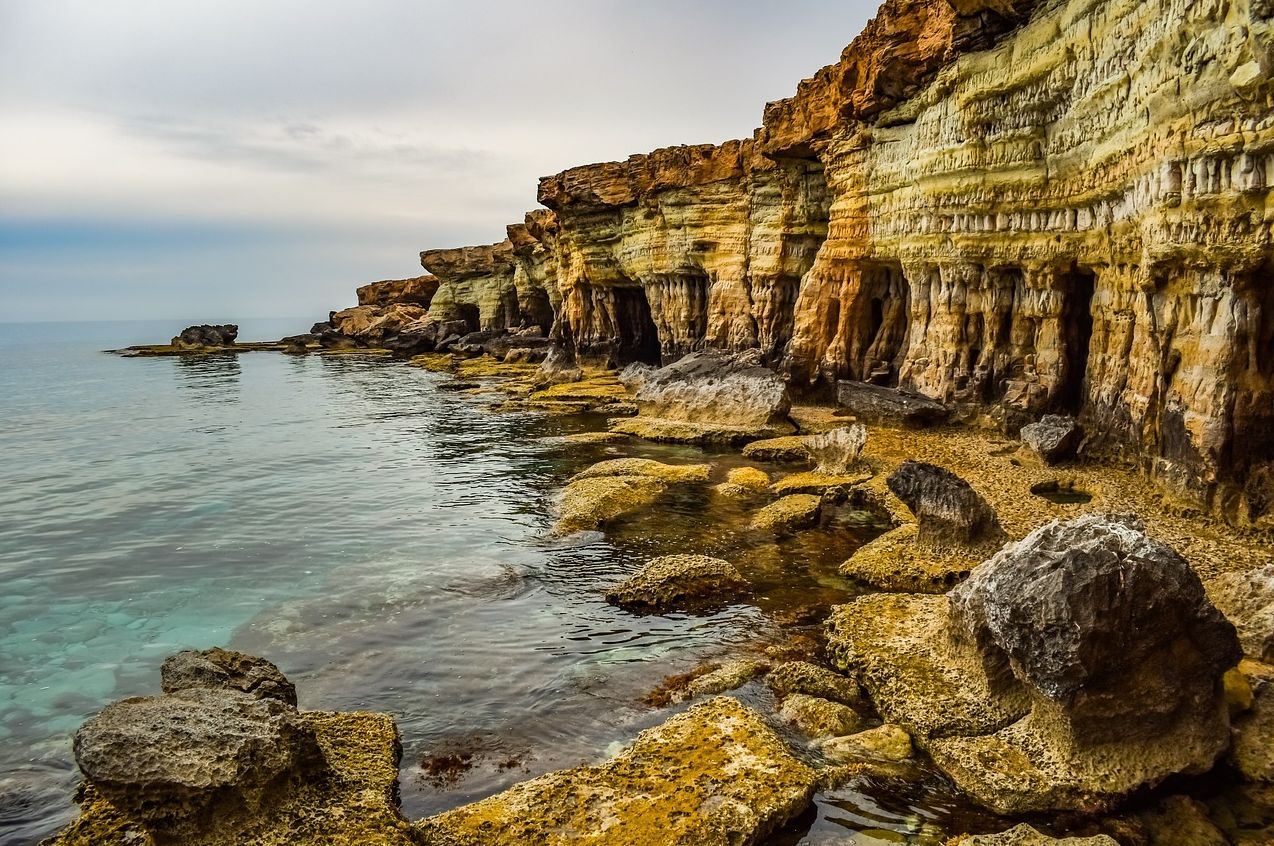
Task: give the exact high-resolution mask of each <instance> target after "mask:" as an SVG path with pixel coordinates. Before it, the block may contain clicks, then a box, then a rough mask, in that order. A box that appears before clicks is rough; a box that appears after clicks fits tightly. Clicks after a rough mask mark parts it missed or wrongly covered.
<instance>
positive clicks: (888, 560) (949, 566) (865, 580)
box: [840, 523, 981, 593]
mask: <svg viewBox="0 0 1274 846" xmlns="http://www.w3.org/2000/svg"><path fill="white" fill-rule="evenodd" d="M918 531H919V529H918V527H917V526H916V524H915V523H906V524H904V525H901V526H898V527H896V528H893V529H890V530H889V531H887V532H885V533H884V534H882V535H880V536H879V537H876V538H873V539H872V540H870V541H868V542H867V543H865V544H863V545H862V546H860V547H859V548H858V549H856V550H854V553H853V555H851V556H850V557H849V559H848V560H846V561H845V562H844V563H843V564H841V565H840V574H841V575H842V576H846V577H847V578H850V579H853V580H854V581H855V582H857V583H859V584H861V585H865V586H867V587H871V588H875V589H876V590H888V591H903V592H907V593H945V592H946V591H948V590H950V589H951V588H953V587H955V585H956V584H958V583H959V582H960V581H961V580H963V579H964V578H966V577H967V576H968V575H969V573H970V571H972V570H973V568H974V567H976V566H977V565H978V564H979V563H980V559H981V555H980V554H978V550H977V549H975V548H972V547H952V546H947V547H943V548H941V549H935V548H934V547H933V546H932V545H930V544H924V543H917V542H916V536H917V534H918Z"/></svg>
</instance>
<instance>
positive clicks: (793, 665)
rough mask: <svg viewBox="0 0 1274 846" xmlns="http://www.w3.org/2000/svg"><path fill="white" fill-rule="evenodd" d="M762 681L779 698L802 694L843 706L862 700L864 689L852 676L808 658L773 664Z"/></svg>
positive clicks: (859, 702)
mask: <svg viewBox="0 0 1274 846" xmlns="http://www.w3.org/2000/svg"><path fill="white" fill-rule="evenodd" d="M765 683H766V685H768V686H769V688H770V689H771V690H773V691H774V692H775V694H777V695H778V696H779V697H784V696H787V695H789V694H792V693H805V694H808V695H810V696H817V697H820V698H822V699H830V700H831V701H833V702H840V703H841V704H843V705H859V704H861V703H862V702H863V692H862V690H861V688H859V686H858V683H857V682H855V681H854V680H853V679H851V678H848V677H846V676H842V675H841V674H840V673H834V672H832V671H831V670H829V669H827V668H826V667H820V666H818V665H817V664H810V663H809V662H807V661H788V662H787V663H785V664H781V665H779V666H778V667H775V668H774V670H773V671H771V672H770V674H769V675H767V676H766V677H765Z"/></svg>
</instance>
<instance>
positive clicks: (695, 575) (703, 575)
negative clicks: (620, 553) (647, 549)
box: [606, 555, 750, 611]
mask: <svg viewBox="0 0 1274 846" xmlns="http://www.w3.org/2000/svg"><path fill="white" fill-rule="evenodd" d="M749 587H750V585H749V584H748V581H747V580H746V579H744V578H743V576H741V575H740V574H739V571H738V570H736V569H735V568H734V565H733V564H731V563H730V562H729V561H722V560H721V559H720V558H711V557H709V556H707V555H665V556H663V557H662V558H656V559H655V560H653V561H651V562H650V563H649V564H647V565H646V566H645V567H643V568H641V570H639V571H638V572H637V573H635V574H634V575H633V576H631V577H630V578H628V579H627V580H625V581H624V582H622V583H620V584H618V585H616V586H615V587H613V588H611V589H610V590H608V591H606V601H607V602H610V603H611V604H613V605H618V606H620V607H623V608H628V609H630V610H636V611H666V610H669V609H672V608H686V607H697V606H703V605H708V606H713V605H726V604H729V603H730V602H731V601H733V600H734V599H737V598H738V597H739V596H740V595H742V594H743V593H745V592H746V591H747V590H748V588H749Z"/></svg>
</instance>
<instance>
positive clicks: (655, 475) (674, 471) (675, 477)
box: [571, 458, 709, 483]
mask: <svg viewBox="0 0 1274 846" xmlns="http://www.w3.org/2000/svg"><path fill="white" fill-rule="evenodd" d="M708 472H709V467H708V465H706V464H664V463H663V462H662V461H653V460H651V459H649V458H613V459H610V460H608V461H602V462H599V463H597V464H594V465H593V466H592V467H589V468H588V469H587V470H584V471H582V472H580V473H576V474H575V475H574V476H573V477H572V479H571V481H578V480H580V479H599V478H604V477H607V476H645V477H648V478H652V479H659V480H661V481H664V482H670V483H674V482H706V481H708Z"/></svg>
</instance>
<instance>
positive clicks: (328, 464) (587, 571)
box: [0, 318, 991, 846]
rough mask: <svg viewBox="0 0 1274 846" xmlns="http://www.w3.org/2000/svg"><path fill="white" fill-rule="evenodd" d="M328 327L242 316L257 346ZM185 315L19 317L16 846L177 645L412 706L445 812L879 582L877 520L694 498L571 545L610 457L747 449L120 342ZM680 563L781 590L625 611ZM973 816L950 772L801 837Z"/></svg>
mask: <svg viewBox="0 0 1274 846" xmlns="http://www.w3.org/2000/svg"><path fill="white" fill-rule="evenodd" d="M310 322H312V321H309V320H305V319H301V318H297V319H295V320H282V321H267V320H260V321H241V322H240V326H241V328H240V338H241V339H243V340H267V339H271V338H275V337H280V336H283V335H288V334H294V333H296V332H297V331H304V328H305V327H306V326H308V325H309V324H310ZM180 328H182V327H181V325H180V324H174V323H172V322H168V321H154V322H100V323H38V324H0V408H2V409H3V426H0V844H5V846H9V845H10V844H12V845H13V846H30V844H34V843H37V842H38V841H39V840H41V839H42V838H44V837H47V836H49V835H51V834H52V833H54V832H55V831H56V830H57V829H58V828H59V827H60V826H62V825H64V824H65V823H66V822H67V821H68V820H69V819H71V818H72V816H73V815H74V814H75V812H76V806H75V804H74V801H73V799H74V794H75V788H76V785H77V783H78V780H79V778H78V773H77V771H76V769H75V764H74V759H73V756H72V754H71V738H72V736H73V734H74V732H75V731H76V729H77V728H78V727H79V726H80V725H81V724H82V723H83V722H84V720H85V719H87V718H88V717H90V716H92V715H93V714H94V713H96V712H97V711H98V710H100V709H101V708H102V707H103V706H104V705H106V704H107V703H109V702H110V701H112V700H114V699H118V698H120V697H124V696H135V695H150V694H156V693H158V692H159V667H160V665H161V663H162V662H163V660H164V658H165V657H166V656H168V655H171V654H173V653H175V652H177V651H180V650H183V649H203V648H208V647H211V646H224V647H229V648H234V649H240V650H243V651H246V652H250V653H252V654H257V655H261V656H264V657H266V658H269V659H270V660H272V661H274V662H275V663H276V664H278V665H279V666H280V668H281V669H282V670H283V671H284V673H285V674H286V675H287V676H288V677H289V678H290V679H291V680H292V681H293V682H295V684H296V686H297V688H298V692H299V695H300V704H301V707H302V708H306V709H333V710H371V711H378V712H385V713H389V714H391V715H393V717H394V718H395V719H396V721H397V723H398V726H399V728H400V730H401V732H402V735H403V746H404V756H403V763H402V778H401V782H402V790H401V793H402V802H403V810H404V813H406V815H407V816H408V817H410V818H418V817H421V816H425V815H428V814H430V813H434V812H437V811H440V810H444V809H447V808H451V807H455V806H457V805H460V804H463V803H464V802H468V801H472V800H474V799H477V798H481V797H483V796H487V795H490V794H492V793H494V792H497V791H499V790H501V789H503V788H505V787H507V786H509V785H511V784H513V783H515V782H517V781H519V780H523V779H526V778H530V777H532V776H535V775H538V774H541V773H544V772H548V771H550V770H553V769H558V768H562V767H569V766H576V765H579V764H584V763H591V762H597V761H601V760H604V759H605V758H606V757H607V756H609V755H613V754H614V753H615V752H616V751H617V750H618V749H619V748H621V746H622V745H623V744H624V743H626V742H628V741H629V740H631V739H632V738H633V737H634V736H635V735H636V734H637V733H638V732H639V731H641V730H642V729H643V728H646V727H649V726H652V725H655V724H658V723H659V722H662V721H663V720H664V719H666V718H667V717H668V716H669V714H670V713H671V712H672V711H674V710H675V709H676V707H678V706H674V707H673V708H671V709H669V708H667V707H656V706H655V705H653V704H650V701H651V700H650V698H649V696H648V694H649V693H650V691H652V690H654V689H656V688H658V687H659V685H660V683H661V682H662V680H663V679H665V678H666V677H668V676H671V675H674V674H677V673H685V672H687V671H689V670H691V669H693V668H694V667H697V666H701V665H703V664H704V663H705V662H714V661H724V660H727V659H729V658H731V657H735V656H738V655H748V654H754V655H761V654H764V650H765V649H767V648H772V647H773V645H774V644H776V643H782V642H784V641H785V639H790V638H791V636H792V626H793V625H794V623H793V621H796V623H795V625H799V622H800V620H801V619H803V616H802V615H806V616H808V614H809V613H811V612H810V611H809V609H810V608H813V609H814V611H813V612H812V613H813V614H814V617H815V618H816V617H817V610H818V609H819V608H826V607H830V605H831V604H834V603H835V602H838V601H845V600H846V599H848V598H849V597H851V596H852V595H853V593H854V590H853V588H852V586H850V585H848V584H846V583H845V582H844V581H843V580H841V579H840V577H839V576H837V575H836V568H835V565H836V563H837V562H838V561H839V560H843V559H844V557H845V556H846V555H847V553H848V552H849V551H852V549H853V548H856V546H857V545H860V544H861V543H862V542H865V540H866V539H868V538H870V537H871V536H872V535H873V534H874V533H875V532H876V531H879V528H878V527H876V528H873V527H872V526H871V525H870V520H869V519H866V520H865V519H864V518H863V515H862V514H858V515H854V514H849V515H846V519H845V520H844V521H843V522H842V523H838V524H835V525H826V526H824V527H822V528H821V529H819V530H818V531H815V532H813V533H812V534H810V536H809V537H808V538H806V539H805V540H802V541H796V542H780V541H765V542H762V541H758V540H757V539H756V538H755V537H753V536H751V535H748V534H746V533H745V532H743V531H742V530H740V529H739V528H738V523H737V521H735V522H734V523H731V522H729V521H728V520H727V521H725V527H724V528H721V529H719V530H714V529H712V528H710V527H709V524H710V523H711V521H709V520H707V519H706V517H705V513H706V512H705V509H707V508H708V507H709V504H707V503H706V502H705V501H704V500H703V498H702V497H699V498H696V497H693V496H691V497H686V498H684V499H683V500H682V501H678V502H674V503H672V504H670V505H669V506H668V508H670V509H672V516H671V517H669V516H668V515H667V514H664V515H663V516H661V517H659V518H658V519H653V518H652V520H650V521H647V522H644V523H643V522H642V521H636V522H634V523H633V524H631V525H629V526H628V527H626V529H624V530H622V531H618V532H616V533H614V534H613V536H612V535H610V534H608V535H606V536H604V535H602V534H601V533H586V534H582V535H575V536H570V537H566V538H560V537H556V536H554V534H553V533H552V531H551V529H552V523H553V509H554V504H555V501H556V497H557V496H558V494H559V492H560V490H561V489H562V487H563V486H564V485H565V483H566V481H567V480H568V479H569V478H570V476H571V475H572V474H574V473H576V472H578V471H579V470H581V469H583V468H584V467H587V466H589V465H590V464H592V463H594V462H596V461H599V460H603V459H606V458H614V457H620V456H630V455H639V456H644V457H651V458H657V459H659V460H663V461H668V462H672V463H691V462H703V461H707V462H710V463H712V465H713V467H714V473H716V474H720V473H723V472H724V471H725V469H728V467H730V466H736V465H738V464H739V462H740V459H739V458H738V456H737V454H726V453H720V454H713V453H711V452H703V451H701V450H698V449H695V448H691V447H677V446H660V445H653V444H644V445H643V444H636V445H628V446H623V447H616V446H613V445H582V444H579V443H571V442H564V441H563V440H561V436H563V435H567V434H572V433H576V432H582V431H591V430H595V429H599V428H602V427H604V425H605V421H604V418H599V416H598V415H573V416H565V417H563V416H554V415H548V414H544V413H540V412H532V411H514V412H508V411H496V410H493V407H492V406H493V404H494V403H495V402H496V401H497V399H498V398H496V397H494V396H492V395H483V394H477V395H474V394H472V393H462V392H457V391H455V390H445V389H444V386H445V385H446V383H447V382H449V381H451V379H450V377H449V376H447V375H445V374H438V373H433V372H429V371H428V370H425V369H422V368H419V367H413V366H410V365H408V364H406V363H403V362H396V361H390V360H387V359H384V358H380V357H376V356H368V355H333V356H328V355H307V356H289V355H283V354H279V353H264V352H252V353H241V354H238V355H209V356H200V357H177V358H125V357H121V356H119V355H115V354H110V353H108V352H106V351H107V350H112V349H117V348H120V347H123V346H126V345H130V344H137V343H156V342H158V343H162V342H164V341H166V339H167V338H169V337H171V336H172V335H173V334H175V333H176V332H177V331H178V330H179V329H180ZM785 543H786V544H787V545H784V544H785ZM670 552H706V553H709V554H720V555H722V556H723V557H730V558H732V559H736V560H740V561H742V562H743V563H741V564H740V566H741V568H744V569H745V574H747V575H749V576H750V577H751V578H753V580H754V582H756V583H757V585H758V589H757V591H756V595H755V596H754V597H752V598H750V599H749V600H748V601H746V602H741V603H739V604H736V605H731V606H728V607H724V608H720V609H717V610H715V611H714V612H712V613H710V614H701V615H689V614H668V615H650V616H635V615H633V614H629V613H627V612H624V611H621V610H620V609H617V608H613V607H611V606H610V605H608V604H607V603H606V602H605V600H604V598H603V592H604V590H605V588H606V587H607V586H608V585H611V584H613V583H615V582H617V581H619V580H621V579H622V578H624V577H625V576H627V575H629V574H631V573H632V572H633V571H634V570H635V569H636V568H637V567H638V566H640V564H641V563H642V562H643V561H645V560H648V559H649V558H650V557H651V556H653V555H655V554H666V553H670ZM815 628H816V626H815ZM742 695H743V696H744V697H745V698H747V697H751V698H752V700H754V701H757V702H762V701H763V700H764V697H765V696H766V695H767V693H766V691H765V690H764V686H763V685H759V684H756V683H754V684H752V685H751V686H750V687H749V688H747V689H745V691H744V692H743V693H742ZM679 707H685V706H684V705H683V706H679ZM439 762H445V763H446V764H447V765H446V766H439ZM990 825H991V823H989V822H988V823H985V824H983V823H982V822H981V821H977V822H976V825H974V826H973V827H977V826H982V827H989V826H990ZM970 826H971V824H970V822H969V818H968V816H967V810H966V809H964V808H963V807H962V806H960V805H959V803H958V802H955V801H954V800H951V799H950V798H949V797H947V796H946V795H945V794H943V793H942V792H941V790H940V789H936V788H935V789H934V790H930V791H926V792H925V794H924V795H923V796H919V797H918V796H914V795H909V794H906V793H905V792H904V793H900V792H898V791H897V790H894V789H884V788H882V789H881V790H879V791H874V792H873V791H872V790H868V789H865V788H862V787H861V786H860V787H859V788H855V789H854V790H849V791H842V792H841V793H839V794H834V795H833V794H824V795H821V796H820V800H819V803H818V805H817V807H816V810H815V811H813V812H811V813H810V814H808V815H807V816H806V818H804V819H802V820H801V821H798V823H797V824H795V825H794V826H793V827H789V830H788V831H786V832H783V833H781V834H780V835H778V836H777V839H776V840H775V841H774V842H775V843H783V844H817V843H824V842H826V843H832V842H836V843H855V844H877V843H900V842H902V843H906V842H910V843H918V844H926V843H931V842H932V843H938V842H941V837H942V835H943V833H944V832H945V831H947V830H948V829H952V830H954V828H958V827H965V828H968V827H970ZM846 838H850V839H846Z"/></svg>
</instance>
